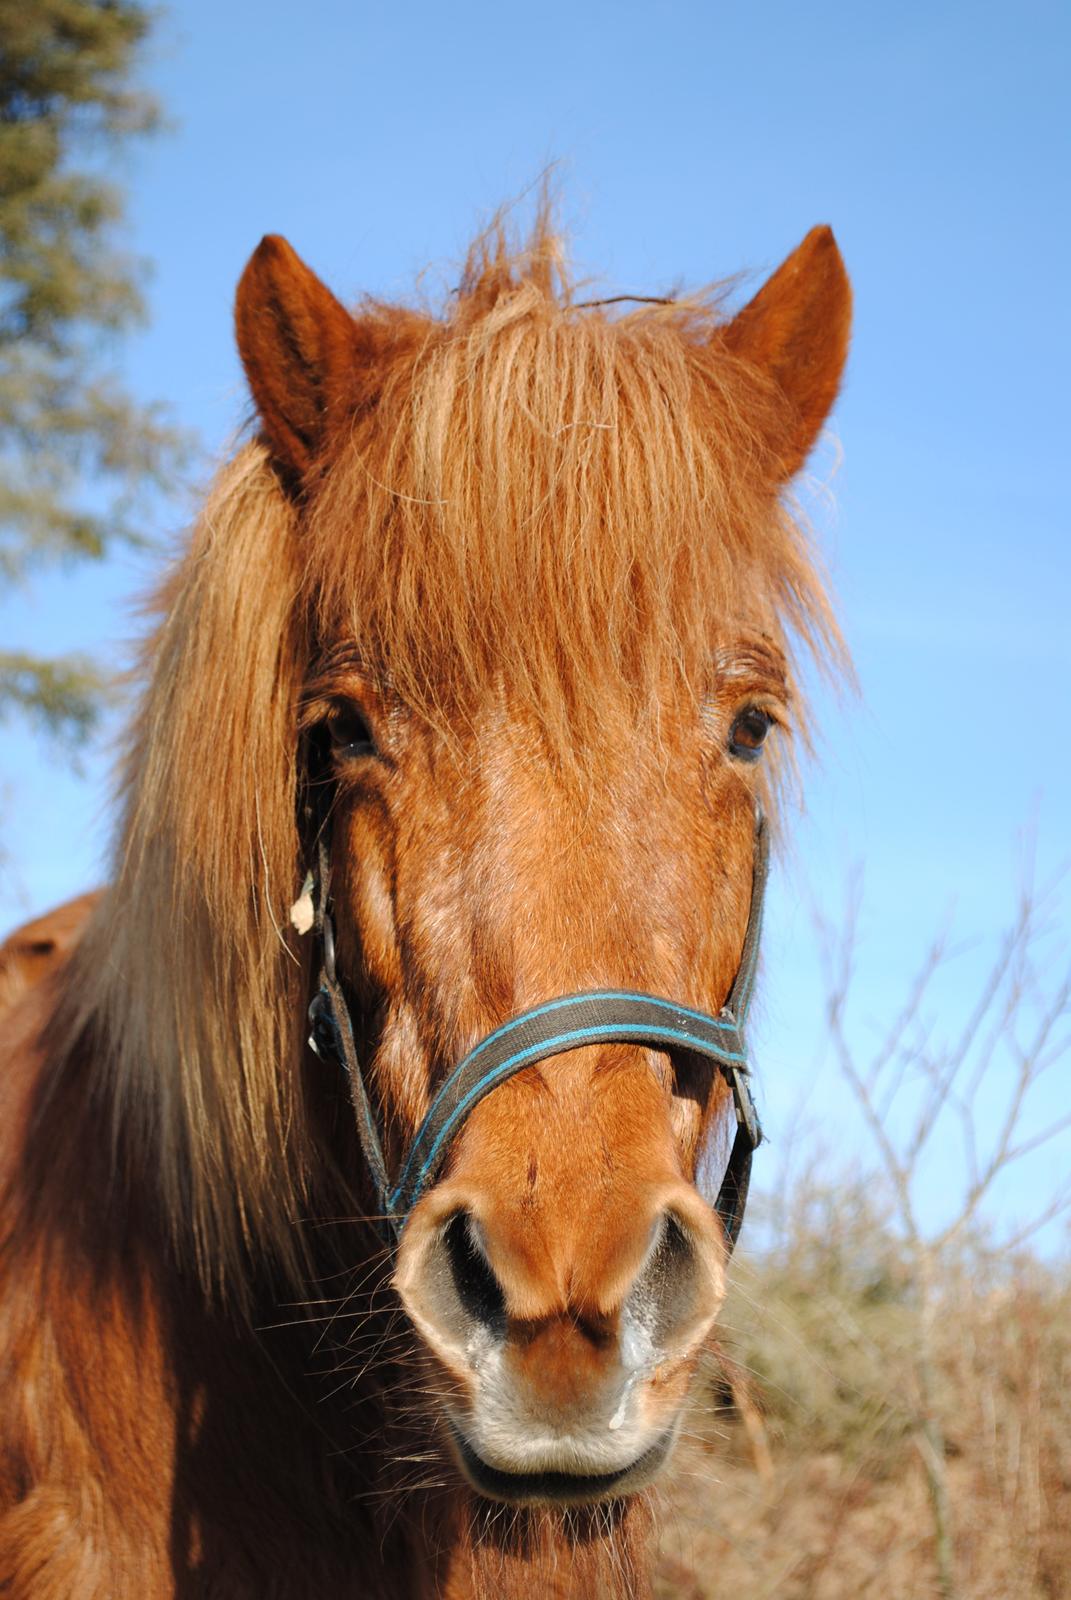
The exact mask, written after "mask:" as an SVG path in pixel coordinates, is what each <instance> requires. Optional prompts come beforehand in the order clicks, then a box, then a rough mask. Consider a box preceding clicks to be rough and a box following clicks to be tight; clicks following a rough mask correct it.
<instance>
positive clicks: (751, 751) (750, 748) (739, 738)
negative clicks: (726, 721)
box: [729, 706, 774, 761]
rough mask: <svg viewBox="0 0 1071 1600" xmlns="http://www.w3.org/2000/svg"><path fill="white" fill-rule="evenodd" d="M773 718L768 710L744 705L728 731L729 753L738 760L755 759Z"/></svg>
mask: <svg viewBox="0 0 1071 1600" xmlns="http://www.w3.org/2000/svg"><path fill="white" fill-rule="evenodd" d="M773 720H774V719H773V718H772V717H771V716H770V714H769V712H767V711H763V710H762V709H761V708H760V707H759V706H745V708H744V710H743V711H741V712H740V713H739V714H738V715H737V717H736V720H735V722H734V723H733V725H732V728H731V730H730V732H729V754H730V755H731V756H735V757H736V759H737V760H738V761H757V760H758V759H759V757H760V756H761V755H762V747H763V745H764V744H765V743H766V735H767V734H768V733H769V731H770V729H771V728H772V727H773Z"/></svg>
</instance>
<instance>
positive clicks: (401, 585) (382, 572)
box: [237, 229, 849, 1501]
mask: <svg viewBox="0 0 1071 1600" xmlns="http://www.w3.org/2000/svg"><path fill="white" fill-rule="evenodd" d="M547 244H548V241H547V239H546V238H544V239H542V240H541V241H539V240H537V242H536V245H535V246H534V247H533V249H532V250H531V251H530V252H529V254H528V256H527V257H526V258H525V259H524V261H522V262H521V264H520V265H518V264H517V263H516V262H514V261H510V260H509V258H508V256H507V254H506V252H505V251H504V248H503V246H502V244H501V241H498V242H497V243H494V242H493V243H492V244H491V245H485V246H484V247H483V251H482V253H478V254H477V256H475V257H474V258H473V260H472V261H470V264H469V268H468V270H467V272H466V275H465V279H464V282H463V283H462V286H461V289H460V290H459V291H458V294H457V296H456V302H455V305H454V307H453V309H452V311H451V313H450V314H449V315H448V316H446V317H445V318H444V319H442V320H438V319H435V318H432V317H430V316H424V315H421V314H419V313H415V312H410V311H405V312H402V311H399V310H396V309H391V308H386V307H382V306H376V305H366V306H364V307H362V308H361V309H359V310H358V311H357V312H355V313H353V314H351V313H350V312H349V311H347V310H346V309H345V308H344V307H343V306H342V305H341V304H340V303H339V302H338V301H337V300H336V299H335V298H334V296H333V295H332V294H330V293H329V291H328V290H327V289H326V288H325V287H324V286H323V285H322V284H321V283H320V282H319V280H318V279H317V278H316V277H315V276H314V275H313V273H312V272H311V271H310V270H309V269H308V268H307V267H306V266H305V265H304V264H303V263H302V262H301V261H300V260H299V258H298V257H297V256H296V255H295V254H294V252H293V251H292V250H291V249H290V247H289V246H288V245H287V244H286V243H285V241H283V240H280V239H278V238H273V237H269V238H266V239H265V240H264V241H263V242H262V244H261V245H260V247H259V249H258V250H257V251H256V253H255V254H254V256H253V258H252V260H251V261H250V263H249V266H248V267H247V269H246V272H245V275H244V277H243V279H242V282H241V285H240V288H239V291H238V298H237V329H238V340H239V347H240V351H241V354H242V358H243V361H244V365H245V369H246V372H247V375H248V379H249V383H250V386H251V389H252V393H253V396H254V399H255V401H256V404H257V408H258V412H259V416H260V421H261V425H262V428H263V437H264V440H265V443H266V446H267V449H268V451H269V453H270V456H271V459H272V462H273V465H274V470H275V471H276V473H277V474H278V476H279V479H280V481H281V482H282V484H283V485H284V486H285V491H286V493H287V494H288V496H289V497H290V498H291V500H292V502H293V504H294V506H295V507H296V512H297V515H296V528H295V535H296V538H297V539H298V541H299V544H300V555H299V558H298V560H299V566H300V570H301V574H302V587H303V590H304V593H305V596H306V603H307V606H308V616H309V621H308V628H307V637H308V641H309V649H308V663H307V671H306V673H305V680H304V683H303V685H302V691H301V714H300V720H301V737H302V751H303V762H304V770H303V781H304V784H305V789H304V794H305V803H306V815H307V816H309V817H311V818H312V819H313V827H312V830H311V835H310V836H308V837H307V838H306V850H307V852H312V851H313V850H314V848H316V847H319V848H320V849H321V851H323V847H324V843H325V840H326V839H329V856H328V855H327V854H326V852H324V853H323V854H322V857H321V859H322V861H323V863H324V865H323V871H324V873H325V874H326V873H327V872H329V873H330V888H329V890H328V887H327V885H326V884H325V883H324V882H322V881H321V879H320V877H319V875H317V876H316V878H315V885H314V887H315V894H316V896H317V897H318V898H319V899H320V900H321V901H323V902H324V904H321V905H319V906H318V907H317V908H316V909H317V914H318V915H319V916H320V918H321V920H322V916H323V913H324V907H325V904H326V901H327V896H328V893H329V895H330V909H329V912H328V915H329V916H330V918H331V933H332V935H333V940H332V942H333V943H335V942H336V941H337V956H334V953H333V964H334V961H337V985H338V993H339V994H340V995H341V994H345V995H346V996H348V1000H347V1001H345V1002H341V1003H342V1004H344V1005H345V1006H346V1008H347V1015H346V1016H345V1017H344V1018H342V1019H340V1018H339V1017H337V1016H333V1017H332V1019H331V1022H332V1026H333V1027H335V1028H338V1027H340V1026H345V1027H346V1029H347V1030H349V1029H350V1028H351V1027H352V1029H353V1031H354V1039H355V1041H356V1042H355V1045H354V1052H353V1058H352V1059H351V1060H350V1061H349V1062H348V1063H347V1061H346V1060H345V1056H344V1053H343V1064H344V1065H347V1064H348V1065H349V1066H350V1068H351V1069H353V1070H358V1071H360V1073H361V1074H362V1085H361V1091H362V1094H363V1095H365V1096H366V1104H365V1108H364V1109H365V1114H366V1115H367V1116H368V1117H369V1118H370V1119H371V1122H372V1123H373V1124H374V1126H375V1127H376V1129H377V1130H378V1137H379V1140H380V1142H381V1145H382V1150H383V1165H384V1169H385V1173H384V1176H383V1180H382V1186H383V1193H380V1194H376V1192H375V1191H374V1189H369V1190H368V1191H367V1198H368V1201H369V1207H370V1209H372V1210H379V1211H382V1210H383V1208H384V1205H385V1204H386V1205H388V1206H389V1204H390V1201H389V1194H390V1191H391V1185H392V1183H393V1182H394V1180H395V1179H396V1177H397V1175H398V1174H399V1173H401V1172H403V1171H404V1170H405V1168H406V1162H407V1161H409V1162H410V1163H411V1162H412V1155H411V1146H412V1144H413V1140H414V1136H416V1135H417V1130H418V1129H419V1128H420V1125H421V1123H422V1121H423V1119H424V1118H425V1117H426V1116H427V1114H428V1111H429V1107H430V1106H433V1105H434V1104H435V1097H436V1094H437V1093H438V1092H440V1091H441V1086H442V1085H443V1083H444V1082H445V1081H448V1080H449V1077H450V1074H451V1072H452V1071H453V1070H454V1069H455V1068H456V1066H457V1063H459V1062H461V1061H463V1060H465V1059H466V1058H467V1057H468V1056H469V1055H470V1053H471V1052H473V1050H474V1049H476V1048H478V1047H479V1046H480V1042H481V1041H483V1040H485V1039H486V1038H487V1037H488V1036H489V1035H494V1034H495V1030H497V1029H502V1028H503V1026H504V1025H507V1024H508V1021H509V1019H511V1018H514V1017H516V1016H517V1015H518V1014H527V1013H534V1014H536V1015H537V1016H538V1015H541V1014H542V1013H543V1012H544V1011H545V1010H547V1009H549V1008H551V1006H552V1004H553V1003H555V1002H558V1001H561V1000H562V998H563V997H570V996H575V995H577V994H581V993H588V992H592V991H594V992H597V993H599V994H600V995H604V996H605V995H607V994H609V995H625V996H630V995H641V996H648V997H660V998H662V999H663V1001H665V1000H666V999H667V997H668V1002H669V1003H670V1004H675V1005H678V1006H679V1007H683V1008H685V1009H686V1011H688V1012H691V1013H695V1014H697V1015H700V1016H705V1017H706V1018H707V1019H708V1020H710V1019H718V1018H719V1017H720V1016H723V1014H724V1013H723V1008H724V1007H725V1006H726V1003H727V1000H728V998H729V996H730V991H731V990H732V988H733V985H734V980H735V978H736V976H737V974H738V971H739V969H740V966H741V960H742V951H743V949H744V946H745V936H746V933H747V930H748V927H749V919H752V920H754V916H755V907H754V904H753V892H754V872H755V850H756V814H757V809H758V808H759V807H761V805H762V803H763V798H764V794H765V789H766V784H767V780H766V779H765V778H764V776H763V757H764V746H765V745H766V743H767V736H768V735H769V734H770V733H771V732H775V733H776V731H778V730H781V729H787V728H789V727H790V725H791V722H792V719H793V715H794V706H793V687H792V682H791V673H790V668H789V658H788V646H787V635H788V633H789V631H790V630H791V629H792V628H793V627H795V628H796V629H797V631H798V630H799V629H800V626H801V624H802V625H803V631H805V632H806V631H807V629H808V628H810V629H811V630H812V631H813V630H814V628H815V626H816V625H821V624H822V623H823V622H824V621H825V615H824V613H823V611H822V606H821V600H820V596H819V594H818V591H817V588H816V584H815V581H814V579H813V576H812V574H811V570H810V567H809V563H808V559H807V556H806V552H805V549H804V547H803V545H802V544H801V541H800V537H799V534H798V532H797V530H796V528H795V527H794V526H793V524H792V522H791V521H790V519H789V518H788V517H787V515H786V513H785V511H784V509H783V505H782V492H783V490H784V487H785V485H786V483H787V482H788V480H789V479H790V478H791V477H792V475H793V474H794V473H795V472H796V470H797V469H798V468H799V466H800V465H801V463H802V462H803V461H804V459H805V457H806V456H807V454H808V451H809V449H810V447H811V445H812V443H813V440H814V438H815V435H816V433H817V431H818V429H819V427H820V426H821V424H822V423H823V421H824V419H825V417H826V414H827V412H828V409H829V407H830V405H831V403H832V401H833V398H834V396H835V393H836V390H837V386H838V382H839V378H840V373H841V367H842V364H843V360H844V356H845V351H846V344H847V333H848V317H849V291H848V287H847V280H846V277H845V274H844V270H843V266H842V264H841V260H840V256H839V254H838V251H837V248H836V245H835V243H834V240H833V237H832V235H831V233H830V232H829V231H828V229H816V230H814V231H813V232H812V233H811V234H810V235H808V237H807V238H806V239H805V240H804V242H803V243H802V244H801V245H800V247H799V248H798V249H797V250H796V251H795V252H794V254H793V255H792V256H790V257H789V259H788V260H787V261H786V262H785V263H784V265H783V266H782V267H781V268H780V270H779V271H778V272H777V273H776V274H775V275H774V276H773V278H772V279H770V280H769V282H768V283H767V284H766V285H765V286H764V287H763V288H762V289H761V290H760V292H759V293H758V295H757V296H756V297H755V298H754V299H753V300H752V301H751V302H750V304H749V305H747V306H746V307H745V309H744V310H743V311H741V312H740V313H739V314H738V315H737V316H736V317H734V318H733V319H732V320H729V321H723V320H718V319H717V318H716V317H715V316H714V315H713V314H712V313H711V311H710V309H709V307H707V306H706V305H705V304H703V303H701V302H684V303H681V304H667V305H658V306H655V307H649V306H643V307H642V308H640V309H637V310H635V311H632V312H630V313H627V314H625V315H623V316H613V315H610V314H608V313H607V310H606V308H605V306H603V305H599V304H592V303H589V304H586V305H584V304H579V305H578V304H577V303H575V302H574V300H573V299H572V298H571V297H570V296H569V294H568V293H567V292H566V291H563V290H562V288H561V286H560V283H559V282H558V281H557V277H556V273H555V264H554V262H553V261H552V260H550V259H549V252H548V248H547ZM309 859H310V860H311V859H313V856H312V854H311V853H310V854H309ZM332 979H333V981H334V972H333V973H332ZM351 1011H352V1015H351V1014H350V1012H351ZM573 1031H574V1033H575V1035H576V1037H575V1039H574V1038H573V1034H572V1033H567V1034H566V1035H565V1036H563V1038H564V1042H559V1044H558V1048H557V1049H556V1050H555V1052H554V1054H553V1056H552V1058H544V1057H541V1056H540V1055H539V1052H538V1051H537V1050H536V1049H535V1047H531V1056H532V1060H531V1062H530V1064H528V1065H526V1066H523V1069H522V1068H521V1067H519V1066H518V1067H516V1069H515V1070H514V1071H512V1072H511V1073H510V1075H508V1076H506V1077H503V1079H502V1081H500V1082H497V1083H496V1084H495V1085H494V1088H493V1092H490V1093H485V1094H483V1095H482V1096H481V1097H478V1098H477V1099H476V1103H474V1104H473V1105H472V1106H471V1108H470V1109H467V1114H466V1115H464V1117H460V1116H457V1117H454V1118H452V1121H453V1122H455V1123H456V1127H453V1128H452V1131H451V1137H450V1139H449V1141H448V1142H444V1145H443V1150H442V1156H441V1161H440V1164H439V1166H438V1168H437V1170H436V1175H435V1181H433V1182H430V1183H426V1184H423V1185H422V1186H420V1190H419V1192H418V1193H416V1194H415V1195H412V1196H410V1197H409V1201H408V1202H407V1204H406V1206H405V1210H404V1214H402V1215H400V1216H395V1217H393V1218H392V1219H391V1222H392V1225H393V1227H394V1230H395V1232H396V1233H397V1253H396V1264H395V1273H394V1281H395V1285H396V1288H397V1292H398V1294H399V1295H400V1297H401V1301H402V1303H403V1305H404V1307H405V1310H406V1312H407V1314H408V1316H409V1318H410V1319H411V1322H412V1324H413V1326H414V1327H415V1329H416V1330H417V1332H418V1334H419V1337H420V1348H421V1360H422V1363H423V1365H424V1368H425V1373H424V1377H425V1381H426V1382H427V1384H428V1385H429V1387H430V1389H431V1391H432V1392H433V1393H434V1394H435V1396H436V1403H437V1405H438V1407H439V1413H440V1420H441V1422H442V1424H443V1427H444V1430H445V1432H446V1435H447V1436H448V1437H449V1439H450V1440H451V1442H452V1445H453V1449H454V1451H455V1454H456V1457H457V1459H458V1460H459V1462H460V1464H461V1466H462V1469H463V1471H464V1472H465V1474H466V1476H467V1477H468V1478H469V1479H470V1481H471V1482H472V1483H473V1484H474V1485H475V1486H476V1487H477V1488H478V1489H479V1490H480V1491H481V1492H483V1493H484V1494H487V1495H489V1496H491V1497H493V1498H502V1499H514V1500H521V1501H524V1500H532V1499H547V1498H551V1499H553V1498H558V1499H563V1500H567V1501H584V1500H590V1499H595V1498H600V1497H604V1496H606V1495H617V1494H621V1493H624V1492H627V1491H628V1490H630V1489H632V1488H634V1487H638V1486H639V1485H640V1484H641V1483H642V1482H644V1481H645V1480H646V1479H647V1478H649V1477H650V1476H651V1475H652V1474H653V1473H654V1472H655V1471H656V1470H657V1468H658V1466H659V1465H660V1464H661V1462H662V1461H663V1459H664V1458H665V1456H666V1454H667V1451H668V1448H669V1446H670V1444H671V1442H672V1439H673V1437H674V1432H675V1429H676V1428H677V1426H678V1423H679V1418H680V1415H681V1408H682V1404H683V1402H684V1399H685V1396H686V1393H687V1389H688V1385H689V1380H690V1377H691V1375H692V1372H693V1370H694V1367H695V1363H696V1359H697V1354H698V1352H699V1350H700V1348H701V1347H702V1345H703V1342H704V1339H705V1338H706V1336H707V1335H708V1333H709V1331H710V1329H711V1327H712V1325H713V1323H714V1321H715V1318H716V1316H717V1312H718V1309H719V1305H720V1303H721V1300H722V1297H723V1293H724V1282H725V1264H726V1255H727V1239H726V1232H725V1227H724V1219H723V1218H721V1217H719V1214H718V1212H717V1211H716V1209H714V1208H713V1207H712V1206H711V1205H710V1203H709V1196H708V1197H707V1198H704V1197H703V1195H702V1194H701V1193H700V1187H701V1184H700V1183H699V1178H700V1177H701V1171H702V1169H703V1166H704V1163H705V1162H706V1163H707V1164H708V1165H709V1162H710V1160H711V1157H710V1154H709V1149H708V1146H710V1145H711V1144H712V1142H714V1143H716V1138H717V1132H718V1130H719V1128H724V1123H725V1120H726V1118H727V1117H728V1118H730V1119H731V1113H732V1098H731V1095H730V1092H729V1087H728V1080H727V1075H726V1074H724V1073H722V1072H719V1071H718V1070H716V1063H715V1064H711V1063H709V1062H708V1063H706V1064H705V1065H704V1064H703V1063H702V1062H701V1061H699V1060H698V1058H697V1057H696V1056H695V1055H694V1054H693V1053H691V1052H689V1051H688V1050H687V1049H685V1050H683V1051H677V1050H674V1049H672V1048H671V1047H670V1046H668V1045H667V1046H665V1047H663V1048H661V1049H660V1048H659V1035H658V1033H657V1029H655V1030H653V1031H652V1030H647V1031H644V1030H643V1029H642V1028H640V1027H638V1026H637V1027H636V1028H635V1030H634V1033H635V1037H634V1039H633V1038H632V1037H630V1035H629V1033H628V1029H627V1026H626V1027H625V1028H624V1029H618V1030H617V1032H616V1034H615V1033H614V1030H613V1028H612V1027H610V1028H609V1029H607V1030H604V1032H607V1031H608V1032H609V1033H610V1034H611V1037H609V1038H606V1037H603V1036H602V1035H601V1034H600V1033H599V1030H598V1028H591V1029H588V1030H585V1029H584V1028H583V1027H580V1028H577V1029H575V1030H573ZM527 1037H528V1035H526V1034H518V1038H519V1039H520V1040H521V1041H522V1044H523V1039H525V1038H527ZM589 1038H591V1042H588V1039H589ZM500 1054H501V1052H500ZM357 1057H360V1058H361V1062H360V1065H359V1066H357V1064H356V1058H357ZM522 1060H523V1051H522ZM474 1098H475V1097H474ZM463 1109H465V1108H463ZM425 1142H426V1141H425ZM414 1200H415V1203H411V1202H412V1201H414Z"/></svg>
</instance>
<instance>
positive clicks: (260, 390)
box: [234, 233, 359, 477]
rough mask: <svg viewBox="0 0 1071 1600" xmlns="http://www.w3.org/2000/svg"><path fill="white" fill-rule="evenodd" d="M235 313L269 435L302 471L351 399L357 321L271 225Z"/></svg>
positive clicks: (245, 276) (279, 453) (281, 455)
mask: <svg viewBox="0 0 1071 1600" xmlns="http://www.w3.org/2000/svg"><path fill="white" fill-rule="evenodd" d="M234 321H235V331H236V333H237V337H238V352H239V354H240V355H241V358H242V364H243V366H244V367H245V372H246V377H247V378H248V380H249V387H250V389H251V390H252V392H253V399H254V400H255V401H256V404H257V410H258V411H259V412H260V417H261V421H262V422H263V424H264V432H265V434H266V436H267V440H268V443H269V445H270V447H271V449H272V451H273V452H274V454H275V456H276V458H277V459H278V460H279V461H280V462H281V463H282V465H283V466H284V467H286V468H288V469H289V470H290V472H292V473H293V474H295V475H296V476H297V477H301V475H302V474H303V473H304V472H305V471H306V470H307V469H308V468H309V467H310V466H311V465H312V463H313V461H314V460H315V459H316V456H317V455H318V453H319V451H320V449H321V447H322V445H323V443H324V439H325V435H326V434H327V431H328V428H329V426H330V424H331V422H332V421H333V420H334V418H335V417H337V416H338V415H339V414H340V413H344V411H345V407H346V405H347V402H348V401H349V399H350V391H351V389H352V385H353V378H354V373H355V368H356V363H357V356H358V341H359V333H358V328H357V324H356V323H355V322H354V320H353V318H352V317H351V316H350V314H349V312H348V311H347V310H346V308H345V307H344V306H342V305H340V304H339V302H338V301H337V300H336V299H335V297H334V295H333V294H332V293H331V291H330V290H329V289H326V288H325V287H324V285H323V284H322V283H321V282H320V280H319V278H318V277H317V276H316V274H315V273H314V272H312V271H310V269H309V268H308V267H307V266H306V265H305V263H304V262H303V261H302V259H301V257H300V256H299V255H298V254H297V252H296V251H295V250H293V249H291V247H290V245H289V244H288V243H287V242H286V240H285V239H282V238H280V237H279V235H278V234H271V233H269V234H267V235H266V236H265V237H264V238H263V239H262V240H261V241H260V243H259V244H258V246H257V248H256V249H255V250H254V252H253V254H252V256H251V257H250V259H249V263H248V265H247V266H246V269H245V271H244V272H243V273H242V277H241V281H240V282H239V284H238V293H237V295H236V297H235V306H234Z"/></svg>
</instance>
